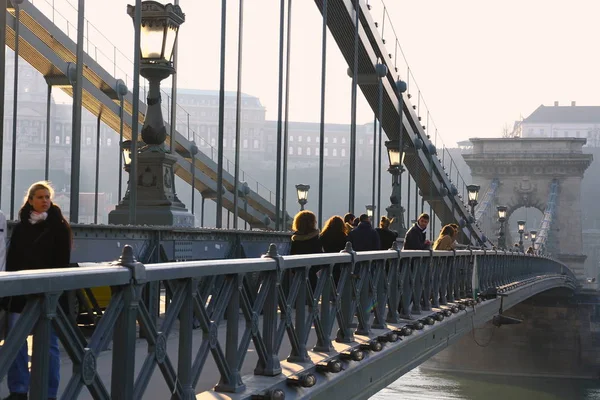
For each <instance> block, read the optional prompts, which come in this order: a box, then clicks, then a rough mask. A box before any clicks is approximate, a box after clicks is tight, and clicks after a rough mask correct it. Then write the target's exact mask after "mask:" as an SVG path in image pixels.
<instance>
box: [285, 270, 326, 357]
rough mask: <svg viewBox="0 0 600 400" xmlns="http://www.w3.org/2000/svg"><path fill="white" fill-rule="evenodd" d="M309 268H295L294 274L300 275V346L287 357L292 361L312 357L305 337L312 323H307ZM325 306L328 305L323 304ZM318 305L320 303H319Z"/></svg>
mask: <svg viewBox="0 0 600 400" xmlns="http://www.w3.org/2000/svg"><path fill="white" fill-rule="evenodd" d="M308 274H309V268H308V267H304V268H298V269H295V270H294V275H298V276H299V277H300V278H299V279H300V287H299V288H298V294H296V322H295V328H296V335H297V336H298V346H297V348H294V346H292V351H291V353H290V356H289V357H288V358H287V360H288V361H290V362H308V361H310V357H309V356H308V351H307V349H306V341H305V340H304V338H305V337H306V336H307V335H306V333H307V330H309V329H310V323H309V324H307V323H306V317H307V316H306V314H307V313H306V299H307V296H306V293H307V291H308V287H307V286H308V285H309V284H310V283H309V279H308ZM310 302H311V303H313V299H310ZM322 306H323V307H326V306H328V305H325V304H323V305H322ZM317 307H318V305H317Z"/></svg>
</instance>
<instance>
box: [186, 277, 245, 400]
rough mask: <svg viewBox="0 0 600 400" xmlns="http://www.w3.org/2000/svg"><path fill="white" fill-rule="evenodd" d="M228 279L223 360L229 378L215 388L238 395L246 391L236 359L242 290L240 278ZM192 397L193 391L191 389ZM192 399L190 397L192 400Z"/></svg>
mask: <svg viewBox="0 0 600 400" xmlns="http://www.w3.org/2000/svg"><path fill="white" fill-rule="evenodd" d="M228 279H231V280H233V282H232V285H231V286H232V287H233V290H232V292H231V297H230V298H229V304H228V305H227V311H226V312H227V336H226V344H225V359H226V360H227V365H229V376H228V377H227V381H224V380H223V375H221V381H220V382H219V384H218V385H217V386H216V388H215V390H216V391H218V392H230V393H239V392H241V391H243V390H244V389H246V385H244V383H243V382H242V377H241V375H240V370H239V367H238V365H239V359H238V344H239V332H240V330H239V318H240V317H239V311H240V291H241V290H242V276H241V275H239V274H234V275H230V276H228ZM190 351H191V349H190ZM192 396H193V389H192ZM193 398H194V397H191V399H193Z"/></svg>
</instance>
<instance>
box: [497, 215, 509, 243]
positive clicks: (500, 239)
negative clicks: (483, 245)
mask: <svg viewBox="0 0 600 400" xmlns="http://www.w3.org/2000/svg"><path fill="white" fill-rule="evenodd" d="M496 210H497V211H498V222H500V231H499V232H498V247H499V248H501V249H503V250H506V236H505V234H504V223H505V222H506V210H507V207H506V206H498V207H496Z"/></svg>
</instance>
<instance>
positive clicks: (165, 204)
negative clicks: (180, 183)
mask: <svg viewBox="0 0 600 400" xmlns="http://www.w3.org/2000/svg"><path fill="white" fill-rule="evenodd" d="M176 160H177V158H176V157H175V156H173V155H171V154H167V153H164V152H163V151H162V149H161V148H158V147H157V148H155V149H151V150H147V151H145V152H143V153H140V154H139V156H138V173H137V174H138V181H137V202H136V220H135V223H136V225H169V226H179V227H192V226H194V216H193V214H191V213H190V212H189V211H188V210H187V209H186V208H185V205H184V204H183V203H182V202H181V201H179V199H178V198H177V195H176V194H175V184H174V183H175V182H173V164H175V162H176ZM108 223H109V224H119V225H127V224H129V192H127V193H126V194H125V197H124V198H123V200H122V201H121V202H120V203H119V205H117V207H116V209H115V210H114V211H111V212H110V213H109V214H108Z"/></svg>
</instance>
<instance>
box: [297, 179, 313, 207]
mask: <svg viewBox="0 0 600 400" xmlns="http://www.w3.org/2000/svg"><path fill="white" fill-rule="evenodd" d="M309 189H310V185H302V184H299V185H296V193H297V195H298V204H300V211H304V206H305V205H306V203H307V202H308V190H309Z"/></svg>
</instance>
